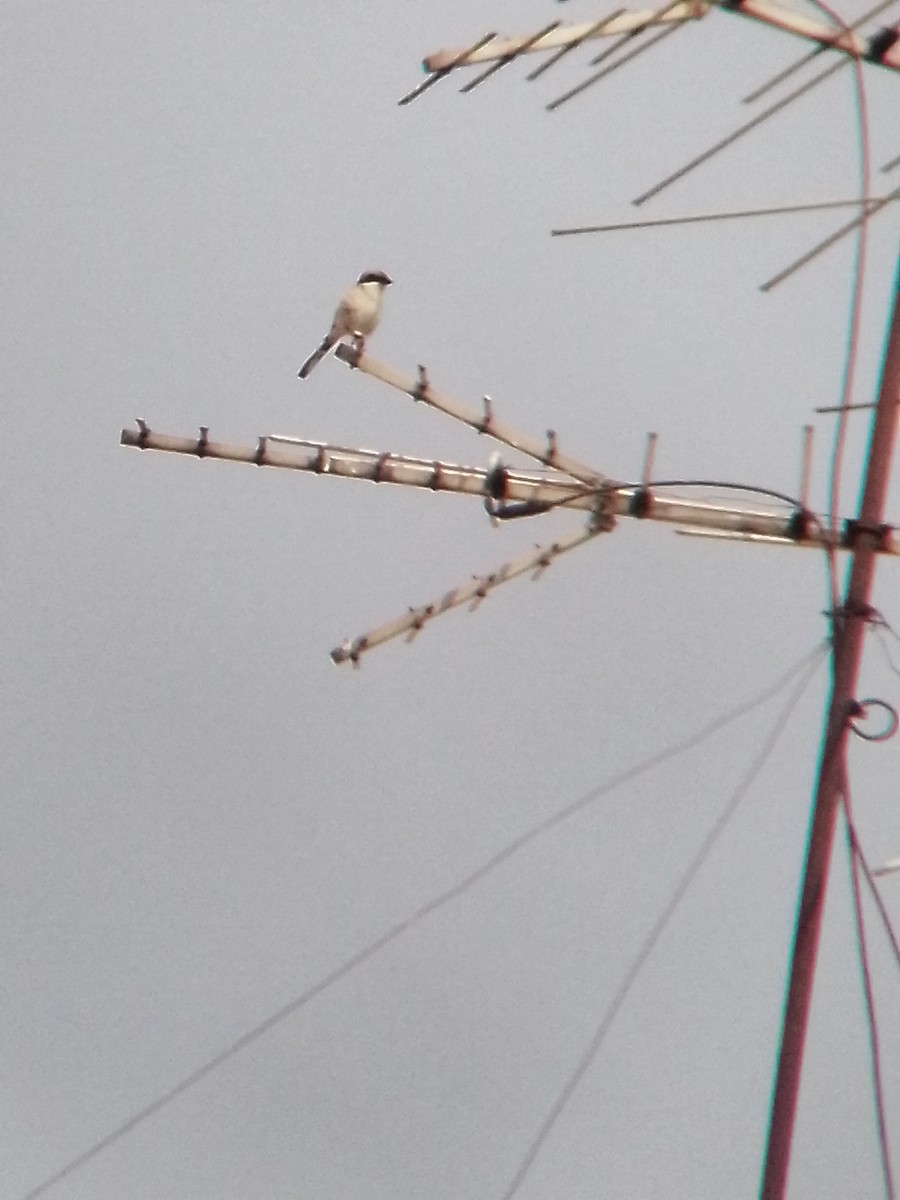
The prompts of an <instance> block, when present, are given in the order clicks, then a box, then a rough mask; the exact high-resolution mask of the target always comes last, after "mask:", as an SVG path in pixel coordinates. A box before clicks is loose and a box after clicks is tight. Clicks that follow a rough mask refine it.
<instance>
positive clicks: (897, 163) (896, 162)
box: [881, 154, 900, 174]
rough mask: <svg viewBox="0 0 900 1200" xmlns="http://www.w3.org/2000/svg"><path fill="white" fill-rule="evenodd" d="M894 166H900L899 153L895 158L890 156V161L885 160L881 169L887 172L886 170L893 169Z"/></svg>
mask: <svg viewBox="0 0 900 1200" xmlns="http://www.w3.org/2000/svg"><path fill="white" fill-rule="evenodd" d="M894 167H900V154H898V155H897V157H896V158H892V159H891V161H890V162H886V163H885V164H884V166H883V167H882V168H881V169H882V171H884V172H885V174H887V172H888V171H893V169H894Z"/></svg>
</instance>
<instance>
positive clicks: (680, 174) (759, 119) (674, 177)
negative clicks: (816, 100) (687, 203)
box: [632, 58, 853, 205]
mask: <svg viewBox="0 0 900 1200" xmlns="http://www.w3.org/2000/svg"><path fill="white" fill-rule="evenodd" d="M852 61H853V59H851V58H842V59H840V60H839V61H838V62H836V63H832V64H831V66H830V67H826V68H825V70H824V71H820V72H819V74H818V75H814V76H813V78H812V79H809V80H807V82H806V83H804V84H803V85H802V86H801V87H798V88H795V89H794V91H792V92H789V93H788V94H787V95H786V96H783V97H782V98H781V99H780V100H778V101H776V102H775V104H772V105H770V106H769V107H768V108H767V109H764V110H763V112H761V113H758V114H757V115H756V116H755V117H753V118H752V120H750V121H746V122H745V123H744V124H743V125H741V126H740V127H739V128H738V129H735V130H734V131H733V132H732V133H729V134H728V136H727V137H724V138H722V140H721V141H718V142H716V144H715V145H714V146H710V147H709V149H708V150H704V151H703V153H702V154H698V155H697V157H696V158H692V159H691V161H690V162H689V163H685V165H684V166H683V167H679V168H678V170H677V171H673V172H672V174H671V175H667V176H666V178H665V179H663V180H662V181H661V182H660V183H656V184H654V185H653V187H652V188H649V189H648V190H647V191H646V192H643V193H642V194H641V195H640V196H638V197H637V198H636V199H635V200H634V201H633V202H632V203H634V204H636V205H641V204H644V203H645V202H646V201H647V200H650V199H651V198H652V197H653V196H658V195H659V193H660V192H662V191H664V190H665V189H666V188H667V187H669V186H670V185H671V184H673V183H676V182H677V181H678V180H679V179H683V178H684V177H685V175H688V174H690V172H691V171H693V170H694V168H695V167H699V166H701V165H702V164H703V163H705V162H708V161H709V160H710V159H711V158H712V157H713V155H715V154H718V153H719V151H720V150H724V149H725V148H726V146H730V145H731V144H732V143H733V142H736V141H737V140H738V138H740V137H743V136H744V134H745V133H749V132H750V130H751V129H755V128H756V127H757V125H761V124H762V123H763V121H767V120H768V119H769V117H773V116H774V115H775V113H777V112H780V111H781V109H783V108H786V107H787V106H788V105H789V104H790V103H792V101H794V100H798V99H799V98H800V97H801V96H802V95H804V94H805V93H806V92H809V91H811V90H812V89H813V88H814V87H815V86H816V85H817V84H819V83H823V82H824V81H825V80H826V79H828V78H829V76H831V75H834V74H835V73H836V72H837V71H840V70H841V68H842V67H846V66H847V64H848V63H850V62H852Z"/></svg>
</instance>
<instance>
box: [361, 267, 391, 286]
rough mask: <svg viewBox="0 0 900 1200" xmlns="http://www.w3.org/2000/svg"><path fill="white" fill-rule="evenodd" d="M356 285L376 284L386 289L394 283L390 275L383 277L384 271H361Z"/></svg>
mask: <svg viewBox="0 0 900 1200" xmlns="http://www.w3.org/2000/svg"><path fill="white" fill-rule="evenodd" d="M356 282H357V283H378V284H380V285H381V286H382V287H388V286H389V285H390V284H392V283H393V282H394V281H393V279H391V277H390V275H385V273H384V271H363V273H362V275H360V277H359V279H357V281H356Z"/></svg>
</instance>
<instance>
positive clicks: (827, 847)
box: [761, 263, 900, 1200]
mask: <svg viewBox="0 0 900 1200" xmlns="http://www.w3.org/2000/svg"><path fill="white" fill-rule="evenodd" d="M898 413H900V263H898V269H897V275H896V278H895V281H894V307H893V317H892V319H891V326H890V333H889V337H888V346H887V353H886V355H885V359H884V366H883V368H882V377H881V390H880V393H879V397H878V404H877V406H876V409H875V418H874V422H873V425H872V436H871V441H870V443H869V457H868V463H867V466H866V480H865V486H864V491H863V498H862V505H861V507H860V512H859V517H858V519H857V521H856V523H855V537H856V544H855V546H854V550H853V559H852V562H851V565H850V579H849V582H848V584H847V594H846V597H845V599H844V602H843V604H842V605H841V607H840V608H839V609H838V611H837V612H835V613H833V614H832V624H833V629H834V647H833V649H834V683H833V685H832V692H831V702H830V704H829V707H828V716H827V718H826V721H825V732H824V736H823V745H822V756H821V760H820V763H819V778H818V783H817V786H816V795H815V800H814V802H813V813H812V824H811V827H810V833H809V844H808V847H807V852H806V867H805V870H804V876H803V885H802V889H801V893H800V906H799V909H798V912H797V925H796V931H795V934H794V949H793V954H792V959H791V975H790V983H789V985H788V994H787V1001H786V1003H785V1009H784V1024H783V1028H782V1034H781V1049H780V1051H779V1056H778V1073H777V1076H776V1080H775V1087H774V1092H773V1098H772V1110H771V1115H770V1121H769V1138H768V1147H767V1150H766V1161H765V1168H764V1172H763V1182H762V1190H761V1196H762V1198H763V1200H782V1197H783V1196H784V1194H785V1188H786V1186H787V1174H788V1165H789V1162H790V1154H791V1142H792V1139H793V1133H794V1118H795V1116H796V1112H797V1096H798V1093H799V1090H800V1071H801V1067H802V1064H803V1046H804V1042H805V1040H806V1028H807V1023H808V1020H809V1006H810V1000H811V998H812V989H813V980H814V977H815V970H816V956H817V953H818V949H819V936H820V933H821V930H822V914H823V910H824V907H825V892H826V886H827V882H828V868H829V866H830V863H831V850H832V846H833V843H834V830H835V825H836V823H837V814H838V806H839V802H840V799H841V796H842V795H843V791H844V787H845V778H846V774H845V773H846V769H847V764H846V751H847V731H848V726H849V722H850V719H851V718H852V717H853V716H855V715H857V712H858V704H857V702H856V700H855V699H854V693H855V690H856V681H857V677H858V675H859V666H860V660H861V658H862V648H863V640H864V636H865V631H866V624H867V623H868V621H869V620H870V619H871V618H872V616H873V615H874V610H873V609H872V608H871V606H870V604H869V598H870V596H871V592H872V580H873V577H874V574H875V547H876V546H877V544H878V540H879V538H880V537H881V534H882V531H883V529H884V526H883V524H882V522H883V520H884V509H885V503H886V500H887V491H888V482H889V478H890V468H891V459H892V457H893V452H894V442H895V440H896V436H897V417H898Z"/></svg>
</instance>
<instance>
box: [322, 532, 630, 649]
mask: <svg viewBox="0 0 900 1200" xmlns="http://www.w3.org/2000/svg"><path fill="white" fill-rule="evenodd" d="M607 528H608V525H606V524H604V523H602V522H593V521H591V522H588V524H587V525H585V526H584V527H583V528H582V529H579V530H578V531H577V532H576V533H571V534H569V535H568V537H564V538H560V539H559V541H556V542H553V543H552V544H551V545H549V546H535V547H534V549H533V550H529V551H528V552H527V553H525V554H523V555H521V556H520V557H519V558H514V559H512V560H511V561H510V562H507V563H504V564H503V566H502V567H500V568H499V569H498V570H496V571H493V572H492V573H491V574H490V575H480V576H479V575H476V576H474V577H473V578H472V579H471V580H470V581H469V582H468V583H464V584H463V585H462V586H461V587H456V588H451V590H450V591H449V592H444V594H443V596H441V597H440V599H438V600H436V601H435V602H434V603H432V604H424V605H422V606H421V607H419V608H411V609H410V610H409V611H408V612H406V613H404V615H403V616H402V617H398V618H397V619H396V620H394V621H388V622H387V623H386V624H384V625H379V626H378V628H377V629H372V630H370V631H369V632H368V633H364V634H361V635H360V636H359V637H357V638H354V639H353V640H352V641H349V640H348V641H346V642H344V643H343V644H342V645H340V646H336V647H335V649H334V650H332V651H331V658H332V661H333V662H335V663H338V664H339V663H343V662H352V663H354V664H358V662H359V659H360V657H361V655H362V654H363V653H364V652H365V651H367V650H372V649H374V648H375V647H376V646H381V645H383V644H384V643H385V642H389V641H391V640H392V639H393V638H397V637H402V636H403V635H404V634H406V637H407V641H411V640H412V638H414V637H415V636H416V634H417V633H418V632H419V630H420V629H422V627H423V626H424V625H425V624H427V622H428V621H433V620H434V619H435V617H439V616H441V615H442V614H443V613H446V612H449V611H450V610H451V609H453V608H458V607H459V606H460V605H461V604H469V606H470V609H473V608H476V607H477V606H478V605H479V604H480V603H481V601H482V600H483V599H484V598H485V596H487V594H488V592H491V591H493V590H494V589H495V588H498V587H499V586H500V585H501V584H502V583H507V582H508V581H509V580H511V579H515V578H517V577H518V576H519V575H525V574H527V573H528V572H529V571H531V572H532V573H533V574H534V577H535V578H537V577H538V576H539V575H540V574H541V573H542V572H543V571H544V570H545V569H546V568H547V567H549V566H550V564H551V563H552V562H553V561H554V559H557V558H559V557H560V555H562V554H566V553H567V552H568V551H569V550H574V549H576V547H578V546H582V545H583V544H584V543H585V542H587V541H590V539H591V538H593V537H596V536H597V534H598V533H603V532H604V531H605V530H606V529H607Z"/></svg>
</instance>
